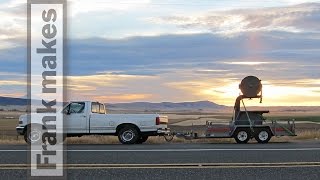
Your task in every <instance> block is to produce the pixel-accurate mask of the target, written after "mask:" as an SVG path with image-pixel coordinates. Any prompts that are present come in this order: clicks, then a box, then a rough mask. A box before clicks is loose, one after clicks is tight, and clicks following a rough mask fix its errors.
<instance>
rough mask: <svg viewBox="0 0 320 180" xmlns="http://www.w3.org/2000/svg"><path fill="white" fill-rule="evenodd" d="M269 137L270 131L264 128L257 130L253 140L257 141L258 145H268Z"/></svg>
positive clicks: (270, 135)
mask: <svg viewBox="0 0 320 180" xmlns="http://www.w3.org/2000/svg"><path fill="white" fill-rule="evenodd" d="M271 137H272V133H271V131H270V130H269V129H266V128H265V129H261V130H259V131H258V132H257V133H256V134H255V136H254V138H255V139H256V140H257V141H258V143H262V144H265V143H268V142H269V141H270V139H271Z"/></svg>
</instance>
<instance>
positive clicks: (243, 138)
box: [234, 129, 251, 144]
mask: <svg viewBox="0 0 320 180" xmlns="http://www.w3.org/2000/svg"><path fill="white" fill-rule="evenodd" d="M250 138H251V133H250V131H249V130H248V129H238V130H236V132H235V133H234V139H235V140H236V142H237V143H238V144H246V143H248V141H249V140H250Z"/></svg>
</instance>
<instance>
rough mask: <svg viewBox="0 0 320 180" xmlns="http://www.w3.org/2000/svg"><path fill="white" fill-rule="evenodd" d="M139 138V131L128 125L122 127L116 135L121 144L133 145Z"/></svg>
mask: <svg viewBox="0 0 320 180" xmlns="http://www.w3.org/2000/svg"><path fill="white" fill-rule="evenodd" d="M140 137H141V136H140V133H139V131H138V130H137V129H136V128H135V127H134V126H130V125H129V126H124V127H123V128H122V129H120V130H119V133H118V139H119V141H120V142H121V143H122V144H135V143H136V142H137V141H138V140H139V139H140Z"/></svg>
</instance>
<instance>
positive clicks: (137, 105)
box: [106, 101, 225, 110]
mask: <svg viewBox="0 0 320 180" xmlns="http://www.w3.org/2000/svg"><path fill="white" fill-rule="evenodd" d="M106 105H107V107H108V108H110V109H131V110H190V109H193V110H199V109H222V108H225V106H222V105H219V104H216V103H213V102H210V101H197V102H180V103H172V102H162V103H150V102H133V103H117V104H106Z"/></svg>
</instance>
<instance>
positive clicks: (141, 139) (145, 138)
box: [136, 136, 149, 144]
mask: <svg viewBox="0 0 320 180" xmlns="http://www.w3.org/2000/svg"><path fill="white" fill-rule="evenodd" d="M148 138H149V136H141V137H140V139H138V140H137V142H136V144H142V143H144V142H146V141H147V140H148Z"/></svg>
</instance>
